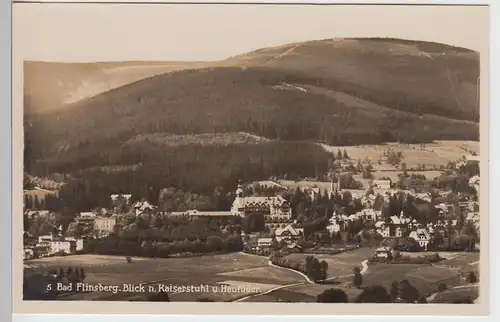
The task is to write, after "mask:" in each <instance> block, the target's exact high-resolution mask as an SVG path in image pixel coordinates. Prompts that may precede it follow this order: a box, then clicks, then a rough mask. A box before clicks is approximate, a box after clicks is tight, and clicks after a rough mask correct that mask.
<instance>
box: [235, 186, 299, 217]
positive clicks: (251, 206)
mask: <svg viewBox="0 0 500 322" xmlns="http://www.w3.org/2000/svg"><path fill="white" fill-rule="evenodd" d="M257 213H262V214H264V217H265V218H269V219H272V220H274V221H277V222H280V221H286V220H289V219H290V217H291V215H292V211H291V208H290V203H289V202H288V200H286V199H285V198H283V197H282V196H277V197H255V196H252V197H245V196H244V194H243V188H242V187H241V186H238V189H237V190H236V198H235V199H234V201H233V205H232V207H231V214H232V215H233V216H240V217H245V216H248V215H251V214H257Z"/></svg>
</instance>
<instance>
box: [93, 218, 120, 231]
mask: <svg viewBox="0 0 500 322" xmlns="http://www.w3.org/2000/svg"><path fill="white" fill-rule="evenodd" d="M115 225H116V218H115V217H96V218H95V219H94V229H95V230H98V231H100V232H108V233H109V232H112V231H113V229H114V228H115Z"/></svg>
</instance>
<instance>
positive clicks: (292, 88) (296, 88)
mask: <svg viewBox="0 0 500 322" xmlns="http://www.w3.org/2000/svg"><path fill="white" fill-rule="evenodd" d="M273 89H277V90H282V91H299V92H303V93H307V89H305V88H304V87H302V86H298V85H293V84H287V83H281V84H279V85H274V86H273Z"/></svg>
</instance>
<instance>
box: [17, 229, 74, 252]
mask: <svg viewBox="0 0 500 322" xmlns="http://www.w3.org/2000/svg"><path fill="white" fill-rule="evenodd" d="M61 231H62V227H59V233H58V234H49V235H44V236H38V239H36V238H30V236H25V242H24V249H23V258H24V259H33V258H35V257H36V258H42V257H48V256H55V255H70V254H75V253H77V252H78V251H83V247H84V239H83V238H77V237H64V236H62V234H61Z"/></svg>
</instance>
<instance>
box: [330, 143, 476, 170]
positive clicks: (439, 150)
mask: <svg viewBox="0 0 500 322" xmlns="http://www.w3.org/2000/svg"><path fill="white" fill-rule="evenodd" d="M322 146H323V147H324V148H325V149H326V150H328V151H331V152H333V153H336V152H337V151H338V150H339V149H340V150H341V151H343V150H344V149H345V150H346V152H347V154H348V155H349V157H350V158H351V159H353V160H354V163H356V162H357V160H364V159H369V160H371V161H373V162H375V161H378V160H380V159H381V158H382V157H383V153H384V151H386V150H387V149H392V150H394V151H395V152H401V153H402V154H403V162H405V163H406V165H407V168H409V169H410V168H416V167H417V166H418V165H425V166H426V167H427V168H429V167H430V168H432V167H439V166H441V165H446V164H447V163H448V162H449V161H456V160H458V159H460V158H461V157H462V156H463V155H466V156H467V155H470V154H471V152H474V153H477V154H479V142H478V141H435V142H433V143H428V144H425V146H424V147H421V146H420V145H419V144H399V143H387V144H370V145H357V146H329V145H325V144H322ZM394 170H395V171H396V169H394ZM417 172H418V173H422V174H424V175H425V176H426V177H427V178H428V179H431V178H433V176H432V175H431V174H430V173H427V171H417ZM384 173H385V171H378V172H376V173H374V175H375V177H376V178H377V177H382V176H390V175H385V174H384Z"/></svg>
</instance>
